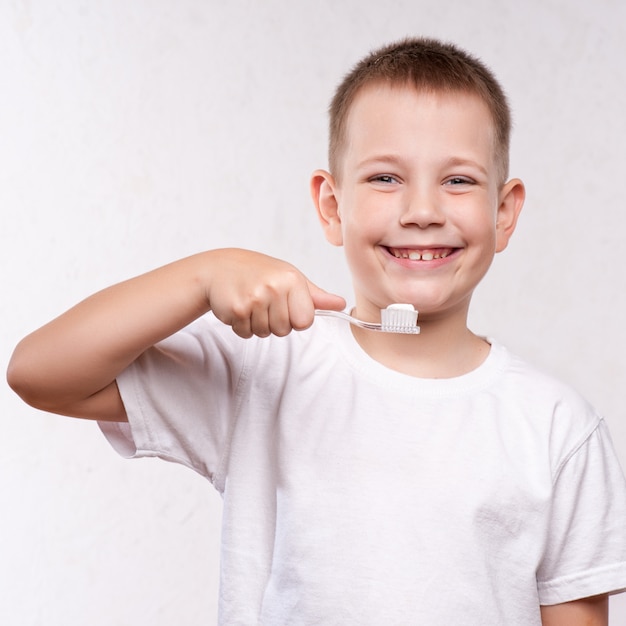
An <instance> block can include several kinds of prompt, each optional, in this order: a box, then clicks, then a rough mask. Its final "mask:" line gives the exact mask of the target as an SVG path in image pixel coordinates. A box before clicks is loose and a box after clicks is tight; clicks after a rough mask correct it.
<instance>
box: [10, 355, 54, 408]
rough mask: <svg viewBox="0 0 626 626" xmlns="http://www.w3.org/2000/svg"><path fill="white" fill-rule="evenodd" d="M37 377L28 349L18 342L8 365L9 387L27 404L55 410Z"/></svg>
mask: <svg viewBox="0 0 626 626" xmlns="http://www.w3.org/2000/svg"><path fill="white" fill-rule="evenodd" d="M37 379H38V377H37V373H36V371H35V369H34V367H33V364H32V362H31V361H30V359H29V357H28V351H27V350H23V349H21V348H20V344H18V346H17V347H16V349H15V351H14V352H13V355H12V356H11V360H10V361H9V365H8V367H7V372H6V380H7V383H8V385H9V387H10V388H11V389H12V390H13V391H14V392H15V393H16V394H17V395H18V396H19V397H20V398H21V399H22V400H23V401H24V402H26V404H28V405H30V406H32V407H34V408H36V409H40V410H42V411H50V412H55V411H54V407H53V406H52V405H51V404H50V398H48V397H47V395H46V393H45V390H44V389H43V387H42V386H41V385H37Z"/></svg>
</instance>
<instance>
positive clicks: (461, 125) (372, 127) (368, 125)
mask: <svg viewBox="0 0 626 626" xmlns="http://www.w3.org/2000/svg"><path fill="white" fill-rule="evenodd" d="M416 119H420V120H426V121H431V120H432V126H433V127H436V128H439V129H441V130H442V132H445V131H446V129H453V128H456V129H463V130H464V131H465V132H464V134H466V133H473V134H474V135H475V137H476V140H477V141H479V142H480V143H483V144H484V142H485V140H487V142H488V145H489V147H490V148H491V147H495V123H494V120H493V117H492V115H491V112H490V110H489V108H488V106H487V104H486V103H485V102H484V100H483V99H482V98H481V97H480V96H479V95H477V94H475V93H472V92H469V91H461V90H458V91H450V90H447V91H442V90H434V89H418V88H417V87H414V86H412V85H404V84H400V85H393V84H386V83H373V84H368V85H365V86H363V87H362V88H361V89H360V90H359V91H358V92H357V93H356V94H355V97H354V99H353V101H352V103H351V106H350V110H349V113H348V115H347V118H346V125H345V129H344V141H345V144H344V148H349V147H352V148H354V147H355V143H358V144H360V143H361V142H362V141H363V140H366V139H367V140H369V139H373V138H374V137H375V136H377V135H380V134H382V135H383V138H384V133H385V131H386V130H387V129H389V128H395V129H398V130H399V132H398V134H399V135H402V129H403V128H404V129H406V133H410V132H411V130H412V129H414V128H415V124H414V121H415V120H416ZM490 151H491V150H490ZM492 154H493V153H492Z"/></svg>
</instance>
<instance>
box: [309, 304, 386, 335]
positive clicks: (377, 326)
mask: <svg viewBox="0 0 626 626" xmlns="http://www.w3.org/2000/svg"><path fill="white" fill-rule="evenodd" d="M315 315H321V316H326V317H336V318H338V319H340V320H345V321H346V322H350V324H353V325H354V326H359V327H360V328H366V329H367V330H381V331H382V326H381V325H380V324H375V323H374V322H364V321H363V320H358V319H356V317H352V316H351V315H348V314H347V313H343V312H342V311H326V310H325V309H315Z"/></svg>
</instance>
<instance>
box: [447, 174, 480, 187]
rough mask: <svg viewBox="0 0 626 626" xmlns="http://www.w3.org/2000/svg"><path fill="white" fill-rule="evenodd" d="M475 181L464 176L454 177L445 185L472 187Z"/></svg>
mask: <svg viewBox="0 0 626 626" xmlns="http://www.w3.org/2000/svg"><path fill="white" fill-rule="evenodd" d="M473 183H474V181H473V180H472V179H471V178H465V177H464V176H453V177H452V178H448V180H446V181H445V183H444V185H450V186H455V185H472V184H473Z"/></svg>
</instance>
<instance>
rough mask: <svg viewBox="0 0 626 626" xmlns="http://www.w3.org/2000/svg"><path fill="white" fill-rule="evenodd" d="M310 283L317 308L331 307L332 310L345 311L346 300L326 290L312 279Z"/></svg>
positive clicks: (310, 290) (310, 291) (310, 289)
mask: <svg viewBox="0 0 626 626" xmlns="http://www.w3.org/2000/svg"><path fill="white" fill-rule="evenodd" d="M308 283H309V293H310V294H311V298H312V300H313V305H314V306H315V308H316V309H329V310H331V311H343V310H344V309H345V308H346V301H345V300H344V299H343V298H342V297H341V296H337V295H335V294H334V293H329V292H328V291H324V290H323V289H321V288H320V287H318V286H317V285H315V284H313V283H312V282H311V281H308Z"/></svg>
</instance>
